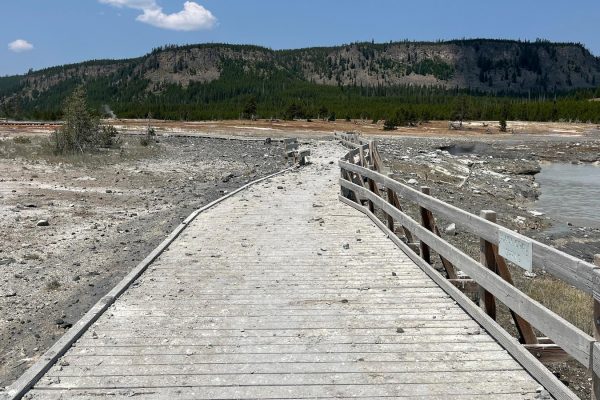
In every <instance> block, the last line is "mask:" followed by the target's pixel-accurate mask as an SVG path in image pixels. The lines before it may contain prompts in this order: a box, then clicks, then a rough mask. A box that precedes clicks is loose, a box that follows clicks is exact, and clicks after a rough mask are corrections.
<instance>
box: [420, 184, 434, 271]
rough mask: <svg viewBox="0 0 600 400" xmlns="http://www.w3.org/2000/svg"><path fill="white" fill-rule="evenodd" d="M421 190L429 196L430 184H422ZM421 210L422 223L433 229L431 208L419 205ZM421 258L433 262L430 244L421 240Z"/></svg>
mask: <svg viewBox="0 0 600 400" xmlns="http://www.w3.org/2000/svg"><path fill="white" fill-rule="evenodd" d="M421 192H423V194H426V195H428V196H429V194H431V188H429V187H428V186H422V187H421ZM419 210H420V211H421V225H423V226H424V227H425V228H426V229H428V230H430V231H432V230H433V228H432V223H431V218H430V216H431V214H430V213H429V210H428V209H426V208H424V207H421V206H419ZM421 258H423V260H425V261H426V262H427V264H431V253H430V251H429V246H427V245H426V244H425V242H423V241H422V240H421Z"/></svg>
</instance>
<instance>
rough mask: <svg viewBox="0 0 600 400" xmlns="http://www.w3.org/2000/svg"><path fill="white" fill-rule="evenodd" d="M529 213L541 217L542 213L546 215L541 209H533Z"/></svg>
mask: <svg viewBox="0 0 600 400" xmlns="http://www.w3.org/2000/svg"><path fill="white" fill-rule="evenodd" d="M529 214H531V215H533V216H534V217H541V216H542V215H544V213H543V212H541V211H536V210H531V211H529Z"/></svg>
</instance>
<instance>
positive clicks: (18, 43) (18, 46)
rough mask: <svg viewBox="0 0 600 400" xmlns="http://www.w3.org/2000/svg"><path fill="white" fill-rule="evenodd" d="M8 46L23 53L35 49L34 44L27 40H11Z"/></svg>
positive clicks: (16, 51)
mask: <svg viewBox="0 0 600 400" xmlns="http://www.w3.org/2000/svg"><path fill="white" fill-rule="evenodd" d="M8 48H9V49H10V50H11V51H14V52H15V53H22V52H24V51H29V50H33V45H32V44H31V43H29V42H28V41H27V40H23V39H17V40H15V41H14V42H10V43H9V44H8Z"/></svg>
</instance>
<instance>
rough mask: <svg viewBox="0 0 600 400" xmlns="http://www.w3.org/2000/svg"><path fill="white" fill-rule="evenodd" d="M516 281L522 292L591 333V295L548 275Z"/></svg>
mask: <svg viewBox="0 0 600 400" xmlns="http://www.w3.org/2000/svg"><path fill="white" fill-rule="evenodd" d="M519 281H520V282H516V285H517V287H520V288H521V290H523V292H525V293H526V294H527V295H529V296H530V297H531V298H533V299H535V300H537V301H539V302H540V303H542V304H543V305H544V306H545V307H547V308H549V309H550V310H552V311H554V312H555V313H556V314H558V315H560V316H561V317H563V318H564V319H566V320H567V321H569V322H570V323H572V324H573V325H575V326H576V327H578V328H579V329H581V330H582V331H584V332H586V333H587V334H588V335H593V331H592V321H593V305H594V303H593V301H592V296H590V295H588V294H586V293H584V292H583V291H581V290H579V289H575V288H574V287H572V286H570V285H567V284H566V283H564V282H562V281H560V280H558V279H556V278H554V277H552V276H549V275H541V276H540V275H538V276H537V277H536V278H535V279H519Z"/></svg>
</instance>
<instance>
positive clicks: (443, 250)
mask: <svg viewBox="0 0 600 400" xmlns="http://www.w3.org/2000/svg"><path fill="white" fill-rule="evenodd" d="M336 136H337V138H338V139H339V140H340V141H341V143H342V144H343V145H345V146H346V147H349V148H350V149H351V150H350V151H349V152H348V153H347V154H346V155H345V156H344V157H343V158H342V159H341V160H340V161H339V165H340V168H341V178H340V185H341V191H342V193H341V196H340V200H342V201H343V202H345V203H346V204H349V205H351V206H353V207H354V208H356V209H358V210H359V211H362V212H363V213H365V214H367V215H368V216H369V217H371V219H372V220H373V221H374V222H375V223H376V224H377V225H379V227H380V228H381V229H382V230H384V231H385V232H386V233H387V234H388V236H390V238H391V239H392V240H394V242H396V244H397V245H398V246H400V247H401V248H403V250H405V251H406V253H407V254H408V256H409V257H411V258H412V259H413V260H414V261H415V262H417V264H418V265H419V266H421V268H423V269H424V270H425V272H426V273H428V274H429V275H430V276H431V277H432V279H433V280H434V281H436V282H437V283H438V284H440V286H442V288H446V289H447V291H448V292H449V294H450V295H451V296H452V297H454V299H455V300H456V301H457V302H458V303H459V304H460V305H461V306H462V307H463V308H464V309H465V310H466V311H467V312H469V314H471V315H472V316H473V317H474V319H476V320H477V321H478V322H479V323H481V324H482V326H483V327H484V328H486V329H487V330H488V331H489V332H490V334H492V335H493V336H494V337H495V338H496V340H498V341H499V342H500V343H501V344H502V345H503V346H504V347H505V348H506V349H507V350H508V351H509V352H510V353H511V354H512V355H513V356H514V357H515V359H517V361H519V362H520V363H521V364H522V365H523V366H524V367H525V368H526V369H527V370H528V371H529V372H530V373H531V374H532V375H533V376H534V377H535V378H536V379H538V381H539V382H540V383H542V384H543V385H544V386H545V387H546V389H547V390H548V391H549V392H550V393H551V394H552V395H553V396H555V397H556V398H572V397H573V396H575V395H574V394H573V393H572V392H571V391H570V390H569V389H568V388H566V387H565V386H564V385H562V384H561V383H560V382H559V381H558V380H557V379H555V378H554V377H553V376H552V375H551V374H550V373H549V371H548V370H547V369H546V368H545V367H544V366H543V365H542V364H541V363H540V362H539V361H557V360H563V359H565V358H573V359H575V360H577V361H578V362H579V363H581V364H582V365H583V366H585V367H586V368H589V369H591V371H592V380H593V394H592V398H594V399H598V398H600V390H599V389H598V388H599V386H600V380H599V379H598V376H600V343H598V342H597V340H598V339H599V336H598V334H597V332H598V326H599V324H600V306H599V304H600V303H599V302H598V300H599V299H600V269H599V267H598V266H594V265H593V264H590V263H588V262H585V261H583V260H580V259H577V258H575V257H573V256H570V255H568V254H566V253H564V252H561V251H558V250H556V249H554V248H552V247H549V246H547V245H545V244H543V243H540V242H537V241H535V240H532V239H529V238H526V237H525V236H522V235H520V234H518V233H517V232H514V231H511V230H509V229H507V228H504V227H502V226H500V225H498V224H496V223H495V213H494V212H493V211H489V210H484V211H482V212H481V215H480V216H477V215H474V214H471V213H469V212H466V211H464V210H462V209H460V208H457V207H454V206H452V205H450V204H447V203H445V202H443V201H440V200H438V199H436V198H434V197H432V196H430V191H429V188H427V187H422V188H421V190H420V191H419V190H416V189H414V188H412V187H410V186H407V185H405V184H402V183H400V182H398V181H396V180H394V179H393V176H392V175H391V174H385V173H383V165H382V161H381V158H380V156H379V154H378V152H377V148H376V145H375V143H374V142H373V141H365V140H362V139H361V138H360V137H359V136H357V135H356V134H343V135H336ZM409 203H412V205H413V206H417V207H418V210H419V214H420V219H421V220H420V221H417V220H415V219H413V218H412V217H411V216H410V215H409V214H407V213H406V212H405V211H404V210H403V206H405V207H406V206H407V205H408V204H409ZM376 209H377V210H379V212H380V213H382V215H383V221H385V222H386V223H384V222H382V221H381V220H380V219H379V218H378V217H376V215H375V210H376ZM434 213H435V214H436V215H439V216H441V217H443V218H444V219H445V220H447V221H450V222H453V223H455V224H456V225H457V226H460V227H461V228H462V230H463V231H466V232H469V233H471V234H474V235H476V236H477V237H479V238H480V241H481V246H480V248H481V259H480V260H475V259H473V258H472V257H470V256H469V255H467V254H466V253H465V252H463V251H461V250H460V249H458V248H456V247H455V246H453V245H452V244H450V243H449V242H447V241H446V240H444V239H443V238H442V237H441V235H440V231H439V229H438V227H437V226H436V224H435V219H434ZM380 215H381V214H380ZM417 241H418V242H417ZM432 251H433V252H435V253H437V254H438V255H439V257H440V260H441V264H442V267H443V269H442V273H439V272H437V270H435V269H434V268H433V267H432V266H431V264H432V261H431V260H432V257H431V252H432ZM511 252H513V253H512V255H511V254H510V253H511ZM500 254H503V255H504V256H505V257H506V258H510V259H511V260H512V261H514V262H515V263H521V264H522V266H524V267H526V268H531V267H539V268H543V269H544V270H545V271H546V272H547V273H549V274H551V275H553V276H554V277H556V278H558V279H560V280H562V281H563V282H566V283H567V284H569V285H571V286H574V287H575V288H577V289H580V290H582V291H584V292H586V293H589V294H591V295H593V296H594V321H593V324H594V329H595V332H596V335H595V336H596V338H594V337H591V336H590V335H588V334H586V333H585V332H583V331H582V330H580V329H579V328H577V327H576V326H574V325H573V324H571V323H570V322H568V321H567V320H565V319H564V318H562V317H561V316H559V315H557V314H556V313H554V312H553V311H551V310H549V309H548V308H546V307H544V306H543V305H542V304H540V303H539V302H537V301H536V300H534V299H532V298H531V297H529V296H527V295H526V294H525V293H523V292H522V291H520V290H519V289H517V288H516V287H515V286H514V285H513V282H512V278H511V275H510V271H509V269H508V267H507V261H506V259H505V257H503V256H501V255H500ZM523 255H525V259H523V260H521V259H519V258H523ZM526 264H529V265H526ZM457 288H461V289H465V290H466V291H469V290H471V291H473V290H475V291H477V292H478V293H479V305H480V307H481V308H478V307H476V306H474V303H473V302H472V301H471V300H470V299H469V298H468V297H466V296H465V295H464V294H463V293H461V292H460V291H458V290H457ZM557 295H558V294H557ZM496 299H497V300H499V301H501V302H502V303H504V304H505V305H506V306H507V307H508V308H509V309H510V312H511V315H512V317H513V319H514V321H515V327H516V328H517V331H518V336H519V341H518V342H517V341H516V340H515V339H514V338H512V336H510V335H509V334H508V333H507V332H506V331H504V330H503V329H502V328H501V327H500V326H499V325H497V324H496V323H495V322H494V320H495V319H496V303H495V302H496ZM534 328H535V329H537V330H538V331H539V332H542V333H543V335H545V336H543V337H537V335H536V333H535V331H534ZM538 360H539V361H538Z"/></svg>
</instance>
